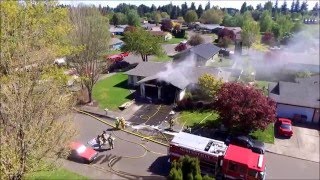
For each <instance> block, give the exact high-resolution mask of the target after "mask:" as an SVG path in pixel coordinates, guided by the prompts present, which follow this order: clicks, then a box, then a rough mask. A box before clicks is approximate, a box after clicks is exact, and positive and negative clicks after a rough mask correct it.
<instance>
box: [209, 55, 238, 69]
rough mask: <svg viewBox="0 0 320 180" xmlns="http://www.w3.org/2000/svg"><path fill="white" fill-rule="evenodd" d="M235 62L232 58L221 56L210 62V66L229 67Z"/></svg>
mask: <svg viewBox="0 0 320 180" xmlns="http://www.w3.org/2000/svg"><path fill="white" fill-rule="evenodd" d="M233 62H234V61H233V60H231V59H228V58H224V57H219V58H217V59H216V60H215V61H214V62H210V63H209V64H208V66H211V67H228V66H232V64H233Z"/></svg>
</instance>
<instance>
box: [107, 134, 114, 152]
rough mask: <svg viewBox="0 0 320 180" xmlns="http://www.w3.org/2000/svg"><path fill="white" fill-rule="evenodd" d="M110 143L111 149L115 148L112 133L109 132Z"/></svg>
mask: <svg viewBox="0 0 320 180" xmlns="http://www.w3.org/2000/svg"><path fill="white" fill-rule="evenodd" d="M108 143H109V146H110V149H114V142H113V138H112V136H111V133H110V134H109V137H108Z"/></svg>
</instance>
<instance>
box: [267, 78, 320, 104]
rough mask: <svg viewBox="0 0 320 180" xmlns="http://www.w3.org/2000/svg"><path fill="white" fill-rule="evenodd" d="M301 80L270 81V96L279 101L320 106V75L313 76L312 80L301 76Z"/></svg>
mask: <svg viewBox="0 0 320 180" xmlns="http://www.w3.org/2000/svg"><path fill="white" fill-rule="evenodd" d="M315 79H317V81H316V80H315ZM299 81H300V82H298V83H292V82H282V81H280V82H279V83H270V84H269V96H270V98H272V99H274V100H275V101H276V102H278V103H283V104H290V105H296V106H305V107H310V108H320V101H319V100H320V95H319V91H320V87H319V75H317V76H314V77H312V79H311V80H308V78H306V79H302V78H300V79H299Z"/></svg>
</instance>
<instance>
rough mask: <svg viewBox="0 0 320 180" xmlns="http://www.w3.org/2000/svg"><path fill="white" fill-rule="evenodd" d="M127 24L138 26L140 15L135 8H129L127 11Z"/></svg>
mask: <svg viewBox="0 0 320 180" xmlns="http://www.w3.org/2000/svg"><path fill="white" fill-rule="evenodd" d="M127 19H128V25H130V26H136V27H137V26H140V16H139V14H138V12H137V11H136V10H132V9H131V10H129V12H128V13H127Z"/></svg>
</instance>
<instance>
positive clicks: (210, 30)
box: [195, 23, 223, 33]
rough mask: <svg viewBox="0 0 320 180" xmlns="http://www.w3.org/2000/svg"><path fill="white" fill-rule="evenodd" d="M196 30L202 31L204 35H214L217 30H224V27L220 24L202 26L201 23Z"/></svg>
mask: <svg viewBox="0 0 320 180" xmlns="http://www.w3.org/2000/svg"><path fill="white" fill-rule="evenodd" d="M195 28H196V30H198V31H202V32H203V33H205V32H206V33H213V32H214V31H215V30H216V29H222V28H223V26H220V25H219V24H202V23H199V24H197V25H195Z"/></svg>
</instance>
